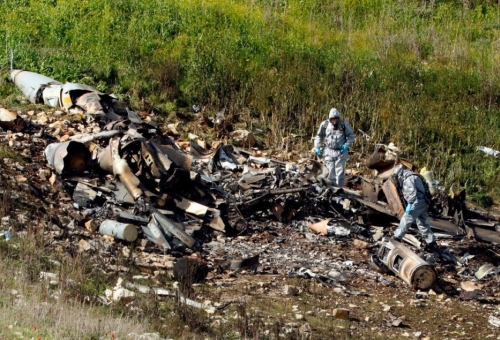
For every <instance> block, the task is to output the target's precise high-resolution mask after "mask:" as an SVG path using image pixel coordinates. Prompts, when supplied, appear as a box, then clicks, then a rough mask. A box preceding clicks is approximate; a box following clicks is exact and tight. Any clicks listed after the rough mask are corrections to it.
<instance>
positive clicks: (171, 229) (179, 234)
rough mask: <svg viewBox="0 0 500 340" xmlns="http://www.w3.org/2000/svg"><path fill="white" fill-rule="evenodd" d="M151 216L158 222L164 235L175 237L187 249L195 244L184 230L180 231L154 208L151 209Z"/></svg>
mask: <svg viewBox="0 0 500 340" xmlns="http://www.w3.org/2000/svg"><path fill="white" fill-rule="evenodd" d="M153 216H154V218H155V219H156V221H158V224H159V225H160V226H161V228H162V229H163V230H164V231H165V233H168V234H170V235H172V236H174V237H176V238H177V239H179V240H180V241H181V242H182V243H184V244H185V245H186V246H188V247H189V248H192V247H193V245H194V243H195V240H194V238H192V237H191V236H189V235H188V234H186V232H185V231H184V230H181V229H180V228H179V227H178V226H177V225H176V224H175V223H174V222H172V221H171V220H169V219H168V218H167V217H165V216H164V215H163V214H161V213H160V212H159V211H158V210H157V209H154V208H153Z"/></svg>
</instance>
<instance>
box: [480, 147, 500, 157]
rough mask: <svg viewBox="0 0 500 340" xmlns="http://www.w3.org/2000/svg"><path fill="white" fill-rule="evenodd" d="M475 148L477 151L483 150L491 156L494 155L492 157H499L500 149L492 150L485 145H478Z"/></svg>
mask: <svg viewBox="0 0 500 340" xmlns="http://www.w3.org/2000/svg"><path fill="white" fill-rule="evenodd" d="M477 150H478V151H482V152H484V153H485V154H487V155H491V156H494V157H500V151H498V150H494V149H492V148H488V147H486V146H478V147H477Z"/></svg>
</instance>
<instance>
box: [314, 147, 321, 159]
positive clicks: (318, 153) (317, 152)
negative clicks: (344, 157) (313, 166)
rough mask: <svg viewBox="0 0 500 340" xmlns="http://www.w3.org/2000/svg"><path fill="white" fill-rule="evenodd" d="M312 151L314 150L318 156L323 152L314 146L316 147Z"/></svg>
mask: <svg viewBox="0 0 500 340" xmlns="http://www.w3.org/2000/svg"><path fill="white" fill-rule="evenodd" d="M314 151H316V155H318V156H320V157H321V156H323V154H322V153H321V149H320V148H316V149H314Z"/></svg>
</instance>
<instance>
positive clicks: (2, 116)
mask: <svg viewBox="0 0 500 340" xmlns="http://www.w3.org/2000/svg"><path fill="white" fill-rule="evenodd" d="M16 119H17V113H15V112H11V111H9V110H7V109H4V108H0V121H2V122H12V121H14V120H16Z"/></svg>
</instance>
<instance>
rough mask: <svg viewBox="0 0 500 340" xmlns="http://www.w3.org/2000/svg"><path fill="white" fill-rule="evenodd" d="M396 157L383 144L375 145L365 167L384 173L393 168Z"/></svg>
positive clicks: (394, 153) (395, 154)
mask: <svg viewBox="0 0 500 340" xmlns="http://www.w3.org/2000/svg"><path fill="white" fill-rule="evenodd" d="M397 159H398V155H397V153H396V152H394V151H393V150H390V149H389V148H388V147H387V146H386V145H384V144H377V147H376V149H375V151H374V152H373V154H372V155H371V156H370V157H368V158H367V160H366V167H367V168H368V169H373V170H378V171H384V170H387V169H390V168H392V167H393V166H394V164H395V163H396V161H397Z"/></svg>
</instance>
